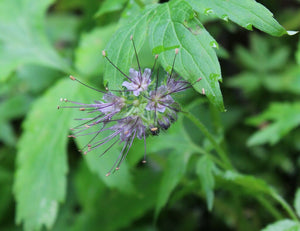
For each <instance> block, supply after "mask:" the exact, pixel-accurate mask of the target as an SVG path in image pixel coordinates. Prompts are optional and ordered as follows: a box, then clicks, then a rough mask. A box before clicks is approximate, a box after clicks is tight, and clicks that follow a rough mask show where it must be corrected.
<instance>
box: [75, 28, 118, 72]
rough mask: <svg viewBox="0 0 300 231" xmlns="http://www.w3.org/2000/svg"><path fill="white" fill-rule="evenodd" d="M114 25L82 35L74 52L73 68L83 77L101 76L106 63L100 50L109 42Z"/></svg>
mask: <svg viewBox="0 0 300 231" xmlns="http://www.w3.org/2000/svg"><path fill="white" fill-rule="evenodd" d="M115 29H116V25H114V24H113V25H109V26H106V27H100V28H97V29H95V30H93V31H91V32H89V33H86V34H83V35H82V36H81V38H80V42H79V46H78V47H77V48H76V51H75V67H76V68H77V69H78V70H79V71H80V73H82V74H84V75H85V76H90V75H97V76H99V75H101V74H103V71H104V62H105V61H106V60H105V59H104V58H103V56H102V54H101V50H103V49H104V47H105V45H106V44H107V42H108V41H109V38H110V37H111V35H112V33H113V32H114V31H115Z"/></svg>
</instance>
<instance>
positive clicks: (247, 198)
mask: <svg viewBox="0 0 300 231" xmlns="http://www.w3.org/2000/svg"><path fill="white" fill-rule="evenodd" d="M163 2H164V3H163ZM259 2H261V3H262V4H265V5H266V7H264V6H263V5H262V4H260V3H258V2H256V1H254V0H244V1H243V2H241V1H239V0H232V1H221V0H197V1H196V0H172V1H169V2H168V1H161V2H159V1H157V0H103V1H97V0H89V1H81V0H57V1H55V0H45V1H32V0H2V1H1V2H0V31H1V33H0V128H1V129H0V144H1V146H0V230H44V229H49V230H59V231H60V230H104V231H110V230H111V231H112V230H139V231H150V230H151V231H154V230H224V231H227V230H241V231H248V230H249V231H254V230H263V231H292V230H293V231H297V230H300V225H299V217H300V188H299V168H300V158H299V152H300V142H299V140H300V130H299V124H300V102H299V99H300V98H299V94H300V41H299V36H298V35H295V36H288V35H287V34H293V32H291V31H297V30H299V29H300V7H299V6H300V2H299V1H297V0H291V1H284V0H272V1H259ZM267 8H269V10H268V9H267ZM270 11H272V12H274V14H275V16H276V19H278V21H279V22H280V23H281V24H282V25H283V26H281V25H280V24H279V23H278V22H277V21H276V20H275V19H274V17H273V16H272V13H271V12H270ZM231 21H232V22H233V23H232V22H231ZM256 28H257V29H259V30H260V31H258V30H257V29H256ZM284 28H287V29H289V30H291V31H286V30H285V29H284ZM248 30H254V31H248ZM263 32H265V33H263ZM130 35H133V37H134V40H135V43H136V46H137V50H138V53H139V59H140V61H141V64H142V66H143V67H151V65H153V61H154V54H156V53H159V59H158V61H159V63H160V65H161V66H162V67H163V68H164V69H165V70H170V68H171V66H172V62H173V57H174V48H175V47H178V48H180V52H179V54H178V57H177V60H176V63H175V71H176V72H177V73H178V74H179V75H180V76H182V77H183V78H185V79H186V80H188V81H190V82H191V83H192V82H194V81H195V80H196V79H198V78H199V77H202V80H201V81H200V82H199V83H197V84H196V85H194V88H195V89H194V90H189V91H187V92H185V94H180V95H179V96H178V101H180V102H181V105H182V108H183V112H182V113H181V114H180V115H179V118H178V120H177V122H176V123H175V124H173V125H172V126H171V128H170V129H169V130H168V131H166V132H162V133H161V134H160V135H159V136H153V137H149V138H147V155H148V157H147V158H148V162H147V164H146V165H142V164H141V163H140V162H141V160H142V158H143V152H144V143H143V141H138V140H137V141H135V143H134V145H133V147H132V148H131V150H130V152H129V154H128V157H127V160H126V161H125V162H124V164H122V168H121V170H120V171H118V172H116V173H115V174H112V175H111V176H109V177H105V174H106V172H107V170H108V169H109V168H110V167H111V165H112V163H113V162H114V161H115V159H116V157H117V155H118V153H119V147H114V148H113V149H111V150H110V151H109V153H107V155H105V156H103V157H101V158H99V154H98V152H97V151H95V152H93V153H89V154H88V155H87V156H83V155H81V154H80V153H79V152H77V150H78V149H80V147H82V146H84V145H85V144H86V143H87V142H88V140H89V138H88V137H82V138H80V139H76V140H75V142H74V141H72V140H68V139H67V135H68V134H69V128H70V127H72V126H73V125H74V124H76V123H75V121H74V118H78V117H79V116H80V115H79V113H80V112H78V111H72V110H63V111H57V109H56V108H57V104H58V103H59V99H60V98H68V99H72V100H74V101H80V102H92V101H93V100H95V99H98V100H99V99H100V98H101V97H102V96H101V95H99V94H98V93H97V92H94V91H91V90H90V89H87V88H84V87H83V86H82V85H78V84H76V83H74V82H71V81H69V80H68V79H67V77H66V76H68V75H70V74H72V75H75V76H76V77H78V78H79V79H80V80H82V81H83V82H88V83H89V84H91V85H92V86H94V87H95V88H99V89H103V88H104V86H105V85H108V86H109V87H111V88H112V89H118V88H119V87H120V85H121V83H122V81H123V77H122V76H121V75H120V74H119V73H118V72H117V71H116V70H115V69H114V68H113V67H112V66H111V65H109V64H108V63H107V61H106V60H105V59H104V58H103V57H102V55H101V50H103V49H105V50H106V52H107V54H108V56H109V57H110V58H111V59H112V60H113V62H114V63H116V65H117V66H118V67H119V68H120V69H122V70H123V71H124V72H127V71H128V69H129V68H130V67H136V66H137V64H136V61H135V60H134V50H133V47H132V45H131V42H130V39H129V38H130ZM271 35H273V36H282V35H284V36H282V37H272V36H271ZM221 70H222V76H221ZM221 82H222V84H220V83H221ZM203 88H204V89H205V93H206V96H207V97H204V96H203V95H202V94H201V93H202V89H203ZM221 90H222V91H221ZM199 93H200V94H199ZM223 99H224V102H225V103H224V102H223ZM224 105H225V106H224ZM224 108H225V109H226V112H220V111H224ZM103 135H105V134H103ZM104 148H105V147H104Z"/></svg>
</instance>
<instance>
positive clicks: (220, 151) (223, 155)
mask: <svg viewBox="0 0 300 231" xmlns="http://www.w3.org/2000/svg"><path fill="white" fill-rule="evenodd" d="M184 115H185V116H186V117H187V118H188V119H190V120H191V121H192V122H193V123H194V124H195V125H196V126H197V127H198V128H199V129H200V130H201V131H202V133H203V134H204V135H205V136H206V137H207V138H208V140H209V141H210V142H211V143H212V145H213V146H214V148H215V149H216V151H217V153H218V155H219V157H220V158H221V160H222V161H223V162H224V164H225V165H226V167H227V168H228V169H233V167H232V165H231V162H230V160H229V159H228V158H227V155H226V153H225V152H224V151H223V149H222V148H221V147H220V145H219V144H218V143H217V142H216V141H215V138H214V137H213V136H212V135H211V134H210V133H209V131H208V130H207V128H206V127H205V126H204V124H203V123H202V122H201V121H200V120H198V119H197V118H196V117H195V116H194V115H192V114H191V113H188V112H187V113H184Z"/></svg>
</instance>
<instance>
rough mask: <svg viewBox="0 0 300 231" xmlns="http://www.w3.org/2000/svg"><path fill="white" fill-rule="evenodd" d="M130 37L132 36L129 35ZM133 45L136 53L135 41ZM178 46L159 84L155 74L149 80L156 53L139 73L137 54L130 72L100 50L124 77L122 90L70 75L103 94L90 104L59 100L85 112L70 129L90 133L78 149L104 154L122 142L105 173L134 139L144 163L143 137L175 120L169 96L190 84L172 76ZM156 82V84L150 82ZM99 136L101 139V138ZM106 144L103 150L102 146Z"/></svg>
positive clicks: (116, 165) (174, 106) (175, 109)
mask: <svg viewBox="0 0 300 231" xmlns="http://www.w3.org/2000/svg"><path fill="white" fill-rule="evenodd" d="M131 40H132V37H131ZM132 43H133V47H134V50H135V53H136V49H135V45H134V41H133V40H132ZM177 54H178V49H176V50H175V57H174V61H173V66H172V71H171V73H170V74H167V80H166V81H165V82H163V83H162V84H161V85H160V86H158V85H159V84H158V73H157V76H156V81H153V80H151V76H152V74H153V70H154V68H155V64H156V60H157V58H158V55H156V56H155V63H154V65H153V68H152V69H149V68H145V69H144V72H143V73H142V71H141V68H140V64H139V60H138V57H137V54H136V58H137V63H138V70H135V69H133V68H130V70H129V75H126V74H125V73H124V72H123V71H121V70H120V69H119V68H118V67H117V66H115V65H114V63H113V62H112V61H111V60H110V59H109V58H108V57H107V55H106V52H105V51H103V56H104V57H105V58H106V59H107V60H108V62H109V63H111V64H112V65H113V66H114V67H115V68H116V69H117V70H118V71H119V72H120V73H121V74H123V76H124V77H125V78H126V79H127V80H126V81H124V82H123V84H122V86H123V87H124V88H126V89H123V90H121V91H119V90H115V92H118V94H114V93H113V92H114V91H113V90H108V89H107V91H101V90H98V89H95V88H93V87H90V86H88V85H86V84H84V83H82V82H81V81H79V80H78V79H76V78H75V77H73V76H70V78H71V79H72V80H74V81H77V82H79V83H81V84H83V85H84V86H86V87H88V88H90V89H93V90H96V91H98V92H100V93H101V94H102V95H103V96H102V99H101V100H95V101H94V103H92V104H85V103H80V102H75V101H69V100H67V99H62V100H61V101H62V102H65V103H72V104H75V106H63V107H60V106H58V108H78V109H79V110H80V111H87V113H88V116H85V117H84V118H81V119H78V120H79V121H82V123H81V124H79V125H78V126H76V127H75V128H72V129H71V130H72V131H73V134H72V135H70V137H73V138H76V137H79V136H86V135H90V136H91V139H90V141H89V142H88V143H87V144H86V145H85V146H84V147H82V149H81V150H80V151H82V152H83V153H84V154H87V153H88V152H91V151H93V150H95V149H102V153H101V155H100V156H102V155H105V154H106V153H107V152H108V151H109V150H111V147H113V146H114V145H116V144H123V147H122V149H121V151H120V153H119V156H118V157H117V160H116V161H115V163H114V164H113V166H112V167H111V169H110V170H109V171H108V173H107V174H106V175H107V176H108V175H110V174H111V173H112V172H113V171H115V170H118V169H120V166H121V164H122V162H123V161H124V160H125V158H126V156H127V154H128V152H129V150H130V148H131V147H132V144H133V140H134V139H135V138H138V139H143V140H144V145H145V153H144V160H143V163H145V162H146V137H147V136H149V135H150V134H152V135H158V133H159V130H160V129H162V130H167V129H168V128H169V127H170V126H171V124H172V123H173V122H175V121H176V120H177V113H178V112H179V111H180V107H179V105H178V104H177V103H176V102H175V100H174V99H173V97H172V95H173V94H174V93H177V92H180V91H184V90H186V89H188V88H190V87H191V86H192V84H190V83H189V82H187V81H185V80H183V79H180V78H179V79H177V80H176V79H175V78H174V77H173V75H172V74H173V68H174V63H175V58H176V55H177ZM154 82H155V84H153V83H154ZM100 134H106V135H102V138H98V137H100V136H99V135H100ZM107 145H108V147H107V148H106V149H105V150H103V147H104V146H107Z"/></svg>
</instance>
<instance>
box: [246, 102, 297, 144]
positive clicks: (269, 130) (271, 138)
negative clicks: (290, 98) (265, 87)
mask: <svg viewBox="0 0 300 231" xmlns="http://www.w3.org/2000/svg"><path fill="white" fill-rule="evenodd" d="M299 113H300V103H272V104H271V105H270V107H269V108H268V109H267V110H266V111H264V112H263V113H262V114H261V115H258V116H256V117H253V118H251V119H249V120H248V123H249V124H251V125H256V126H259V125H263V128H262V129H261V130H260V131H257V132H256V133H254V134H253V135H252V136H251V137H250V138H249V139H248V142H247V144H248V145H250V146H253V145H261V144H265V143H269V144H271V145H273V144H275V143H277V142H278V141H279V140H280V139H281V138H282V137H283V136H285V135H286V134H288V133H289V132H290V131H291V130H292V129H294V128H296V127H297V126H299V124H300V117H299ZM269 121H272V122H269Z"/></svg>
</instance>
